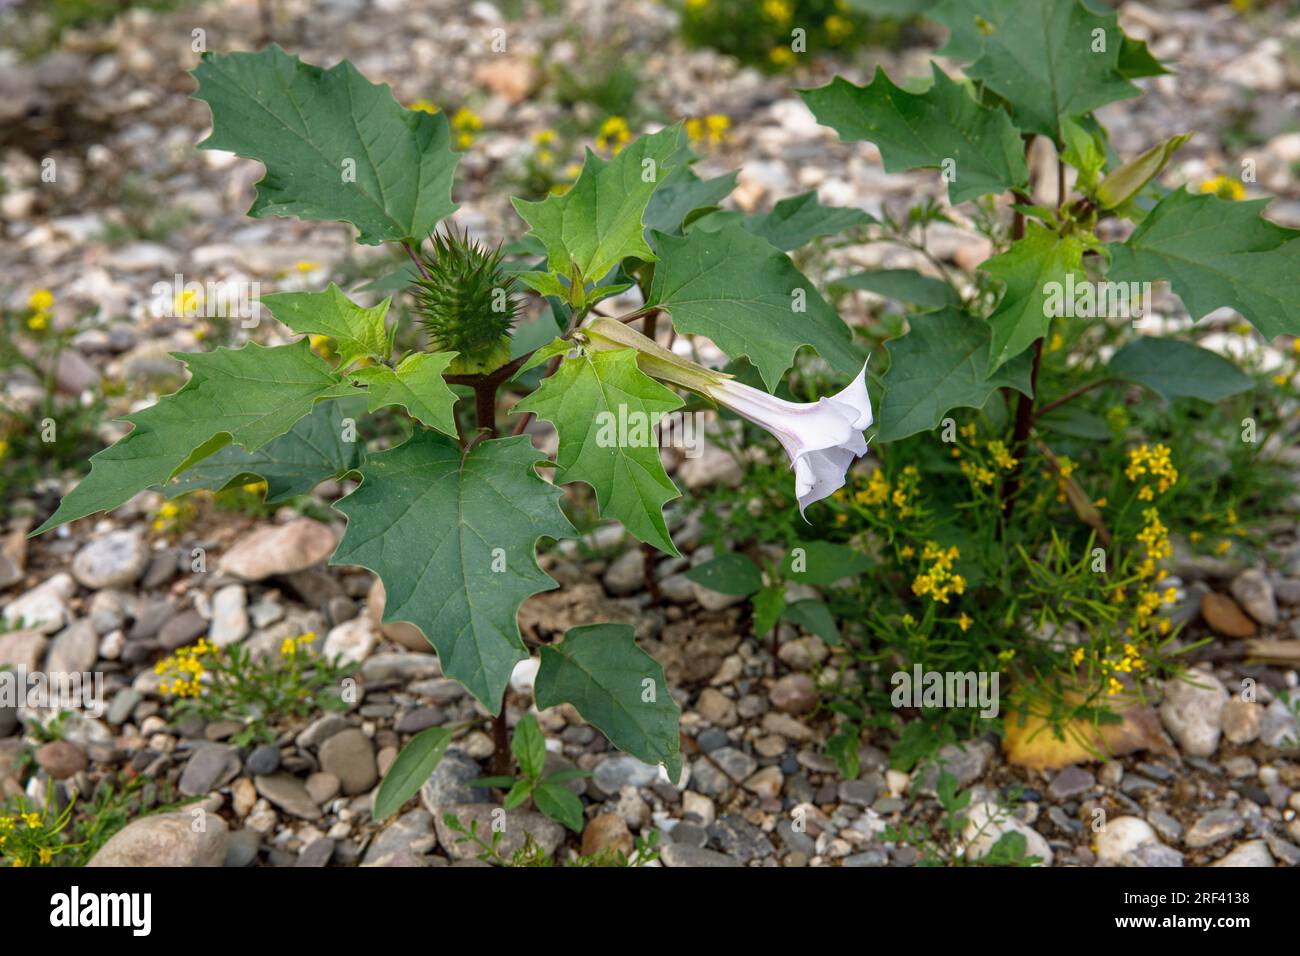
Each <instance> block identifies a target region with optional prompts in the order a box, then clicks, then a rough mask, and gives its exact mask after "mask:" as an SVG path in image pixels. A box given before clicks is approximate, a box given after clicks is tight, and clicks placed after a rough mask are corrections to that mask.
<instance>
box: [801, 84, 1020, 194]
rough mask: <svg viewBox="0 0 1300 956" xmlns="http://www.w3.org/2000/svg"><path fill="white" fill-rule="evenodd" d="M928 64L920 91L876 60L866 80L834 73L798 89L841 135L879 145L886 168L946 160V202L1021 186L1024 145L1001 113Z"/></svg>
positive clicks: (820, 118)
mask: <svg viewBox="0 0 1300 956" xmlns="http://www.w3.org/2000/svg"><path fill="white" fill-rule="evenodd" d="M931 68H932V70H933V72H934V85H933V86H931V87H930V88H929V89H928V90H926V91H925V92H924V93H919V94H918V93H909V92H907V91H906V90H903V89H901V88H900V87H898V86H896V85H895V84H894V83H893V82H892V81H891V80H890V79H889V77H888V76H886V75H885V71H884V70H883V69H881V68H880V67H877V68H876V75H875V77H874V78H873V79H872V81H871V83H870V84H868V85H867V86H854V85H853V84H852V83H850V82H849V81H848V80H845V79H844V78H843V77H836V78H835V79H834V80H832V81H831V82H830V84H829V85H827V86H823V87H820V88H818V89H815V90H801V91H800V92H799V95H800V96H802V97H803V100H804V102H805V103H807V104H808V108H809V109H811V110H812V112H813V115H814V116H816V117H817V121H818V122H819V123H821V124H822V125H824V126H829V127H831V128H832V129H834V130H835V131H836V132H837V133H839V134H840V139H841V140H844V141H846V142H851V141H856V140H868V141H870V142H872V143H875V144H876V145H877V146H878V147H880V156H881V159H882V161H883V162H884V164H885V171H886V172H891V173H894V172H900V171H902V170H907V169H919V168H943V165H944V163H945V161H948V160H951V162H952V166H951V169H952V178H951V179H950V180H949V182H948V198H949V199H950V200H951V201H952V202H953V203H959V202H963V201H965V200H967V199H975V198H977V197H979V196H983V195H985V194H987V193H1001V192H1006V191H1007V190H1010V189H1021V188H1025V187H1026V186H1027V184H1028V182H1029V169H1028V167H1027V166H1026V165H1025V154H1024V146H1023V144H1022V143H1021V140H1020V134H1019V131H1018V130H1017V129H1016V128H1015V127H1014V126H1012V125H1011V120H1010V119H1008V118H1007V114H1006V113H1005V112H1003V111H1002V110H1000V109H993V108H990V107H986V106H981V105H980V104H979V103H978V102H976V101H975V99H974V98H973V97H972V96H971V95H970V93H968V92H967V91H966V89H965V87H963V86H962V85H961V84H960V83H957V82H955V81H954V80H952V79H951V78H950V77H949V76H948V75H947V74H946V73H944V72H943V70H941V69H939V67H938V66H936V65H934V64H931Z"/></svg>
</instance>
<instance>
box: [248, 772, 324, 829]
mask: <svg viewBox="0 0 1300 956" xmlns="http://www.w3.org/2000/svg"><path fill="white" fill-rule="evenodd" d="M253 783H254V785H255V786H256V787H257V792H258V793H260V794H261V795H262V796H264V797H266V799H267V800H270V801H271V803H273V804H275V805H276V806H277V807H279V808H280V809H281V810H283V811H284V812H285V813H288V814H291V815H292V816H295V817H301V818H302V819H303V820H319V819H320V816H321V812H320V807H318V806H317V805H316V801H315V800H313V799H312V798H311V794H309V793H308V792H307V788H306V787H304V786H303V784H302V781H301V780H299V779H298V778H297V777H291V776H289V774H287V773H274V774H270V775H269V776H265V777H254V778H253Z"/></svg>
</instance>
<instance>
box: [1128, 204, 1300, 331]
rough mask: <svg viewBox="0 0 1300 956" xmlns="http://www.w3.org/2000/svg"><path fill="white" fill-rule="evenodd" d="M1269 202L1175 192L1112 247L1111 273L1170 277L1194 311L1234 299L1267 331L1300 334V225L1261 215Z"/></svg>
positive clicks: (1197, 314)
mask: <svg viewBox="0 0 1300 956" xmlns="http://www.w3.org/2000/svg"><path fill="white" fill-rule="evenodd" d="M1268 203H1269V201H1268V200H1266V199H1259V200H1252V201H1246V202H1233V201H1231V200H1228V199H1220V198H1219V197H1218V196H1215V195H1212V194H1209V193H1202V194H1193V193H1190V192H1188V191H1187V190H1186V189H1185V188H1184V189H1180V190H1178V191H1177V192H1172V193H1170V194H1169V195H1168V196H1166V197H1165V198H1164V199H1162V200H1161V201H1160V202H1159V203H1158V204H1157V205H1156V207H1155V208H1154V209H1152V210H1151V212H1150V213H1149V214H1148V215H1147V217H1146V218H1145V219H1144V220H1143V221H1142V224H1141V225H1139V226H1138V227H1137V229H1135V230H1134V231H1133V234H1132V235H1131V236H1129V237H1128V239H1127V240H1126V241H1124V242H1121V243H1111V244H1109V245H1108V246H1107V247H1106V249H1107V251H1108V252H1109V253H1110V258H1111V265H1110V269H1109V271H1108V272H1107V274H1106V279H1107V281H1109V282H1155V281H1159V280H1161V279H1167V280H1169V282H1170V284H1171V285H1172V286H1173V290H1174V292H1176V293H1177V294H1178V297H1179V298H1181V299H1182V300H1183V304H1184V305H1185V306H1187V311H1188V312H1190V313H1191V315H1192V318H1193V319H1200V318H1202V317H1204V316H1205V315H1207V314H1209V313H1210V312H1213V311H1214V310H1215V309H1218V308H1221V307H1223V306H1227V307H1229V308H1233V309H1236V310H1237V311H1238V312H1240V313H1241V314H1242V315H1244V316H1245V317H1246V318H1247V319H1249V320H1250V322H1251V323H1252V324H1253V325H1254V326H1255V328H1257V329H1259V331H1260V332H1261V333H1262V334H1263V335H1264V337H1265V338H1269V339H1271V338H1273V337H1274V336H1277V335H1282V334H1291V335H1298V334H1300V285H1297V284H1296V281H1295V277H1296V276H1297V275H1300V232H1298V231H1296V230H1294V229H1285V228H1283V227H1282V226H1279V225H1276V224H1274V223H1271V222H1269V221H1268V220H1266V219H1263V218H1261V216H1260V214H1261V213H1262V212H1263V211H1264V209H1265V207H1267V206H1268Z"/></svg>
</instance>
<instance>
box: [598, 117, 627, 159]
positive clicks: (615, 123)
mask: <svg viewBox="0 0 1300 956" xmlns="http://www.w3.org/2000/svg"><path fill="white" fill-rule="evenodd" d="M631 141H632V130H631V129H629V128H628V125H627V120H625V119H624V118H623V117H621V116H611V117H610V118H609V119H607V120H605V122H603V123H601V124H600V132H599V133H597V134H596V149H597V150H599V151H600V152H602V153H609V154H610V155H611V156H617V155H618V154H619V153H621V152H622V151H623V147H624V146H626V145H627V144H628V143H630V142H631Z"/></svg>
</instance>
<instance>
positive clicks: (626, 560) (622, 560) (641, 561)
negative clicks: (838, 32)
mask: <svg viewBox="0 0 1300 956" xmlns="http://www.w3.org/2000/svg"><path fill="white" fill-rule="evenodd" d="M603 580H604V582H605V590H606V591H608V592H609V593H610V594H612V595H614V596H615V597H626V596H627V595H631V594H636V593H638V592H639V591H640V590H641V589H642V588H644V587H645V558H644V556H643V555H642V553H641V550H640V549H639V548H638V549H633V550H631V551H625V552H623V554H621V555H619V556H618V557H617V558H616V559H615V560H614V561H613V563H611V564H610V566H609V569H608V570H607V571H606V572H605V577H604V579H603Z"/></svg>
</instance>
